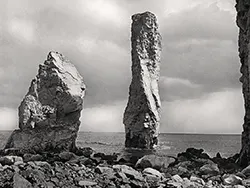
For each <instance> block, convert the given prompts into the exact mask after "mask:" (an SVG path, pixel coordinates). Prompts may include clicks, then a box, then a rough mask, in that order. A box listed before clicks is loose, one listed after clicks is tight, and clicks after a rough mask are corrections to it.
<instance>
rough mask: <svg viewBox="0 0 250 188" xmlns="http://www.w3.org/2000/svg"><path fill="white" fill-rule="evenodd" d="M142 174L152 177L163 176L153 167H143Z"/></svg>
mask: <svg viewBox="0 0 250 188" xmlns="http://www.w3.org/2000/svg"><path fill="white" fill-rule="evenodd" d="M142 174H143V175H146V176H147V175H150V176H154V177H156V178H159V179H162V178H163V176H162V174H161V173H160V172H159V171H158V170H155V169H153V168H145V169H144V170H143V171H142Z"/></svg>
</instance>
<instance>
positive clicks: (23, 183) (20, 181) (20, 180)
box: [13, 173, 33, 188]
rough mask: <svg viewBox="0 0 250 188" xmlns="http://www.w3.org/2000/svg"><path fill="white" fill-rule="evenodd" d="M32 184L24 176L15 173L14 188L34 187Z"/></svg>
mask: <svg viewBox="0 0 250 188" xmlns="http://www.w3.org/2000/svg"><path fill="white" fill-rule="evenodd" d="M32 187H33V186H32V184H31V183H30V182H29V181H28V180H26V179H25V178H24V177H23V176H21V175H20V174H18V173H15V175H14V177H13V188H32Z"/></svg>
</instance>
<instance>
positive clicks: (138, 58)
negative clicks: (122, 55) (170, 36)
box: [123, 12, 161, 149]
mask: <svg viewBox="0 0 250 188" xmlns="http://www.w3.org/2000/svg"><path fill="white" fill-rule="evenodd" d="M132 20H133V22H132V29H131V33H132V36H131V42H132V51H131V52H132V81H131V84H130V87H129V99H128V104H127V107H126V109H125V112H124V116H123V123H124V125H125V133H126V140H125V146H126V147H132V148H147V149H151V148H153V147H154V146H155V145H157V143H158V134H159V126H160V115H159V111H160V106H161V102H160V97H159V91H158V80H159V76H160V53H161V36H160V34H159V31H158V24H157V20H156V16H155V15H154V14H152V13H150V12H144V13H141V14H135V15H133V16H132Z"/></svg>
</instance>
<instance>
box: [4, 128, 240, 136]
mask: <svg viewBox="0 0 250 188" xmlns="http://www.w3.org/2000/svg"><path fill="white" fill-rule="evenodd" d="M14 130H16V129H14ZM14 130H13V129H11V130H0V132H1V131H4V132H6V131H8V132H9V131H14ZM78 132H83V133H125V132H124V131H123V132H121V131H118V132H112V131H111V132H107V131H105V132H102V131H81V130H80V131H78ZM159 134H172V135H180V134H184V135H241V133H195V132H160V133H159Z"/></svg>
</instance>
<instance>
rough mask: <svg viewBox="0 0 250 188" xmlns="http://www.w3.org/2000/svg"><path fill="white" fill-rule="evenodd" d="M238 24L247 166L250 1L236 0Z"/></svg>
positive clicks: (249, 142)
mask: <svg viewBox="0 0 250 188" xmlns="http://www.w3.org/2000/svg"><path fill="white" fill-rule="evenodd" d="M236 2H237V4H236V10H237V20H236V22H237V25H238V27H239V40H238V45H239V57H240V62H241V68H240V72H241V73H242V76H241V78H240V82H241V83H242V93H243V97H244V104H245V117H244V124H243V132H242V141H241V142H242V143H241V144H242V148H241V152H240V158H239V163H240V164H241V165H243V166H246V165H248V164H249V162H250V74H249V73H250V1H248V0H236Z"/></svg>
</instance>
